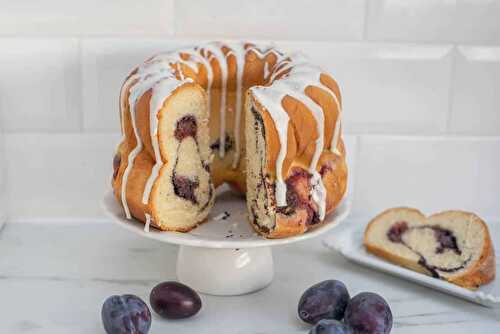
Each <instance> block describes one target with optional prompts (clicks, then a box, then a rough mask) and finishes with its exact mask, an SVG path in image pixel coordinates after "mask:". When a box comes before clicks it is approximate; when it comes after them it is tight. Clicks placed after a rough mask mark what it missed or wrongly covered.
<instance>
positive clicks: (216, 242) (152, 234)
mask: <svg viewBox="0 0 500 334" xmlns="http://www.w3.org/2000/svg"><path fill="white" fill-rule="evenodd" d="M101 207H102V209H103V211H104V213H105V214H106V216H107V217H108V218H109V219H110V221H111V222H112V223H114V224H116V225H118V226H120V227H122V228H124V229H126V230H128V231H131V232H134V233H136V234H138V235H140V236H142V237H145V238H149V239H153V240H158V241H161V242H166V243H171V244H176V245H182V246H190V247H202V248H234V249H236V248H254V247H268V246H278V245H286V244H291V243H294V242H298V241H304V240H308V239H311V238H314V237H317V236H319V235H322V234H324V233H326V232H328V231H330V230H332V229H334V228H336V227H337V226H339V225H340V223H341V222H342V221H344V220H345V219H346V218H347V216H348V215H349V213H350V210H351V198H350V196H349V194H346V195H345V196H344V199H342V201H341V203H340V205H339V206H338V207H337V209H336V210H335V211H334V212H332V213H330V214H329V215H327V216H326V218H325V221H326V222H325V223H323V224H322V225H321V226H319V227H317V228H315V229H312V230H310V231H308V232H306V233H304V234H301V235H297V236H293V237H288V238H283V239H266V238H263V237H261V236H255V235H253V236H252V237H248V238H227V239H222V237H220V238H213V237H208V236H203V235H200V234H196V233H194V232H195V231H196V230H197V229H196V228H195V229H194V230H192V231H191V232H187V233H180V232H169V231H159V230H155V229H153V228H152V229H151V230H150V231H149V232H146V231H144V223H142V222H139V221H137V220H135V219H132V220H127V219H126V218H125V215H124V213H123V209H122V207H121V206H120V205H119V203H118V202H117V201H116V199H115V197H114V195H113V192H112V191H106V192H105V193H104V196H103V198H102V200H101ZM217 223H218V222H215V221H211V220H209V221H208V222H205V223H204V224H202V226H204V227H207V226H208V227H210V226H213V224H217ZM245 223H247V222H245ZM247 224H248V223H247Z"/></svg>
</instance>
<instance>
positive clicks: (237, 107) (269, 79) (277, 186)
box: [112, 42, 347, 238]
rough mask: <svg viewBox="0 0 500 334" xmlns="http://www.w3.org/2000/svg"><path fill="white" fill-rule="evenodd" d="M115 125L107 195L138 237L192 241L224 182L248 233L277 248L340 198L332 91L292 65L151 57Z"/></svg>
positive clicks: (216, 45)
mask: <svg viewBox="0 0 500 334" xmlns="http://www.w3.org/2000/svg"><path fill="white" fill-rule="evenodd" d="M120 116H121V126H122V133H123V139H122V141H121V143H120V145H119V146H118V149H117V153H116V155H115V158H114V163H113V165H114V175H113V181H112V185H113V189H114V194H115V197H116V198H117V200H118V201H119V202H120V203H121V204H122V206H123V208H124V211H125V215H126V216H127V218H131V217H135V218H136V219H138V220H140V221H143V222H144V223H145V224H146V225H147V226H149V225H151V226H154V227H156V228H159V229H161V230H166V231H167V230H168V231H181V232H186V231H189V230H191V229H192V228H194V227H196V226H197V225H198V224H200V223H202V222H203V221H204V220H205V218H206V217H207V215H208V213H209V212H210V209H211V207H212V206H213V204H214V200H215V199H214V197H215V191H214V189H215V187H217V186H219V185H221V184H223V183H228V184H230V185H231V186H232V187H233V188H235V189H237V190H238V191H240V192H242V193H245V194H246V200H247V206H248V215H249V220H250V223H251V224H252V226H253V227H254V228H255V230H256V231H258V232H259V233H261V234H262V235H264V236H266V237H269V238H282V237H287V236H292V235H297V234H301V233H304V232H305V231H307V230H308V229H309V228H312V227H314V226H317V225H319V224H321V223H322V222H323V220H324V218H325V215H326V214H328V213H329V212H332V211H333V210H335V208H336V207H337V206H338V204H339V203H340V201H341V199H342V198H343V196H344V194H345V192H346V187H347V166H346V162H345V149H344V144H343V141H342V136H341V98H340V91H339V87H338V85H337V83H336V82H335V81H334V80H333V78H332V77H331V76H330V75H328V74H326V73H325V72H323V71H322V70H321V69H320V68H319V67H317V66H315V65H312V64H311V63H309V62H308V61H307V59H306V58H305V57H303V56H301V55H297V54H291V55H286V54H284V53H283V52H280V51H278V50H277V49H275V48H274V47H267V46H264V47H262V46H256V45H254V44H250V43H220V42H213V43H208V44H205V45H202V46H198V47H193V48H186V49H182V50H179V51H176V52H170V53H165V54H159V55H157V56H154V57H152V58H150V59H148V60H147V61H146V62H145V63H143V64H141V65H139V66H138V67H137V68H136V69H134V70H133V71H132V73H131V74H130V75H129V76H128V77H127V79H126V80H125V82H124V84H123V86H122V90H121V94H120Z"/></svg>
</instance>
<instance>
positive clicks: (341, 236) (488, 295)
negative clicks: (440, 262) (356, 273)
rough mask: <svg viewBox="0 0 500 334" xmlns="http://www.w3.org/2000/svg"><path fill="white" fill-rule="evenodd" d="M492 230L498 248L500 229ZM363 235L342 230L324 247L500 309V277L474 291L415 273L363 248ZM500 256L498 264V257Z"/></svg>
mask: <svg viewBox="0 0 500 334" xmlns="http://www.w3.org/2000/svg"><path fill="white" fill-rule="evenodd" d="M492 227H494V226H490V233H491V237H492V239H493V244H494V245H497V246H498V245H500V228H496V231H495V230H494V229H492ZM363 232H364V228H359V227H356V228H346V229H341V230H339V231H336V233H333V235H332V236H331V237H329V238H327V239H325V240H324V241H323V244H324V245H325V246H326V247H327V248H329V249H332V250H334V251H337V252H339V253H340V254H342V255H343V256H345V257H346V258H347V259H349V260H351V261H353V262H355V263H359V264H361V265H364V266H367V267H370V268H373V269H376V270H379V271H383V272H386V273H389V274H391V275H395V276H399V277H402V278H405V279H407V280H409V281H412V282H415V283H417V284H420V285H423V286H426V287H429V288H432V289H436V290H439V291H442V292H445V293H448V294H450V295H453V296H456V297H459V298H463V299H466V300H468V301H471V302H474V303H478V304H481V305H484V306H489V307H499V306H500V281H499V279H498V278H497V279H496V280H495V281H493V282H491V283H489V284H486V285H483V286H481V287H480V288H479V289H478V290H475V291H472V290H468V289H465V288H462V287H459V286H457V285H454V284H451V283H448V282H446V281H443V280H440V279H436V278H433V277H430V276H427V275H424V274H421V273H417V272H414V271H412V270H409V269H406V268H403V267H400V266H397V265H395V264H392V263H389V262H387V261H385V260H383V259H380V258H378V257H376V256H374V255H372V254H369V253H368V252H367V251H366V250H365V247H364V246H363ZM495 239H496V240H495ZM496 257H497V264H498V261H499V256H498V254H497V256H496Z"/></svg>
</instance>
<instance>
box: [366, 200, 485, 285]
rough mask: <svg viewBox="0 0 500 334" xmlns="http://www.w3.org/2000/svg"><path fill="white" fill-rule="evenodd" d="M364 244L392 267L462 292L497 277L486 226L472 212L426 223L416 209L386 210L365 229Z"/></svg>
mask: <svg viewBox="0 0 500 334" xmlns="http://www.w3.org/2000/svg"><path fill="white" fill-rule="evenodd" d="M364 244H365V247H366V249H367V250H368V251H369V252H371V253H373V254H375V255H377V256H380V257H382V258H385V259H387V260H389V261H391V262H393V263H396V264H399V265H401V266H404V267H406V268H409V269H412V270H414V271H418V272H421V273H424V274H427V275H430V276H433V277H435V278H440V279H443V280H446V281H448V282H450V283H454V284H457V285H460V286H463V287H465V288H469V289H475V288H477V287H479V286H480V285H482V284H485V283H488V282H490V281H492V280H493V279H494V277H495V252H494V250H493V244H492V242H491V239H490V235H489V231H488V227H487V226H486V224H485V223H484V221H483V220H481V218H479V217H478V216H476V215H475V214H473V213H469V212H463V211H445V212H441V213H437V214H434V215H432V216H430V217H428V218H427V217H425V216H424V215H423V214H422V213H421V212H420V211H418V210H416V209H411V208H393V209H389V210H386V211H384V212H382V213H381V214H379V215H378V216H377V217H375V218H374V219H373V220H372V221H371V222H370V223H369V224H368V226H367V228H366V230H365V236H364Z"/></svg>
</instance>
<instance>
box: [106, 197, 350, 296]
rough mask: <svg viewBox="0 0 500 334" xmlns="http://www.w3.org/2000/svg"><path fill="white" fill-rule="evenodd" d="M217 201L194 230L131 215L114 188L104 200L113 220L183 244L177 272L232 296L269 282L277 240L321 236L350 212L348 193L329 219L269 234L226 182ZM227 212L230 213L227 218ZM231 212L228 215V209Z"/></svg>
mask: <svg viewBox="0 0 500 334" xmlns="http://www.w3.org/2000/svg"><path fill="white" fill-rule="evenodd" d="M217 192H218V196H217V201H216V205H215V207H214V208H213V209H212V211H211V213H210V215H209V217H208V221H207V222H205V223H204V224H202V225H200V226H199V227H197V228H195V229H194V230H192V231H191V232H189V233H178V232H162V231H159V230H156V229H154V228H151V229H150V231H149V232H146V231H144V224H143V223H142V222H138V221H136V220H127V219H126V218H125V215H124V212H123V209H122V207H121V206H120V205H119V204H118V202H117V201H116V199H115V198H114V197H113V194H112V193H111V192H109V193H107V194H106V195H105V196H104V199H103V202H102V206H103V208H104V211H105V212H106V214H107V215H108V216H109V217H110V218H111V221H112V222H114V223H116V224H117V225H118V226H121V227H123V228H125V229H127V230H129V231H132V232H134V233H137V234H139V235H141V236H143V237H146V238H151V239H155V240H158V241H162V242H168V243H172V244H177V245H180V249H179V253H178V257H177V278H178V279H179V281H180V282H182V283H184V284H187V285H189V286H190V287H192V288H193V289H195V290H197V291H198V292H201V293H206V294H211V295H220V296H231V295H241V294H246V293H250V292H254V291H257V290H260V289H262V288H265V287H266V286H268V285H269V284H270V283H271V281H272V279H273V276H274V269H273V258H272V252H271V246H277V245H284V244H290V243H292V242H297V241H301V240H306V239H310V238H313V237H316V236H318V235H320V234H322V233H325V232H327V231H329V230H331V229H332V228H334V227H336V226H338V225H339V223H340V222H341V221H342V220H344V219H345V218H346V217H347V215H348V214H349V210H350V201H349V199H348V198H347V197H346V198H345V199H344V200H343V202H342V203H341V205H340V206H339V207H338V208H337V210H336V211H335V212H334V213H332V214H330V215H328V216H327V217H326V222H325V224H322V225H321V226H319V227H317V228H315V229H313V230H310V231H308V232H307V233H305V234H303V235H299V236H295V237H291V238H286V239H265V238H263V237H261V236H259V235H258V234H257V233H255V231H254V230H253V229H252V227H251V226H250V224H249V223H248V221H247V209H246V204H245V200H244V199H243V198H242V197H241V196H238V195H237V194H235V193H233V192H232V191H231V190H229V189H228V188H226V187H221V189H220V190H218V191H217ZM224 212H228V213H229V217H227V218H226V219H223V218H222V217H224ZM226 216H227V215H226Z"/></svg>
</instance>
